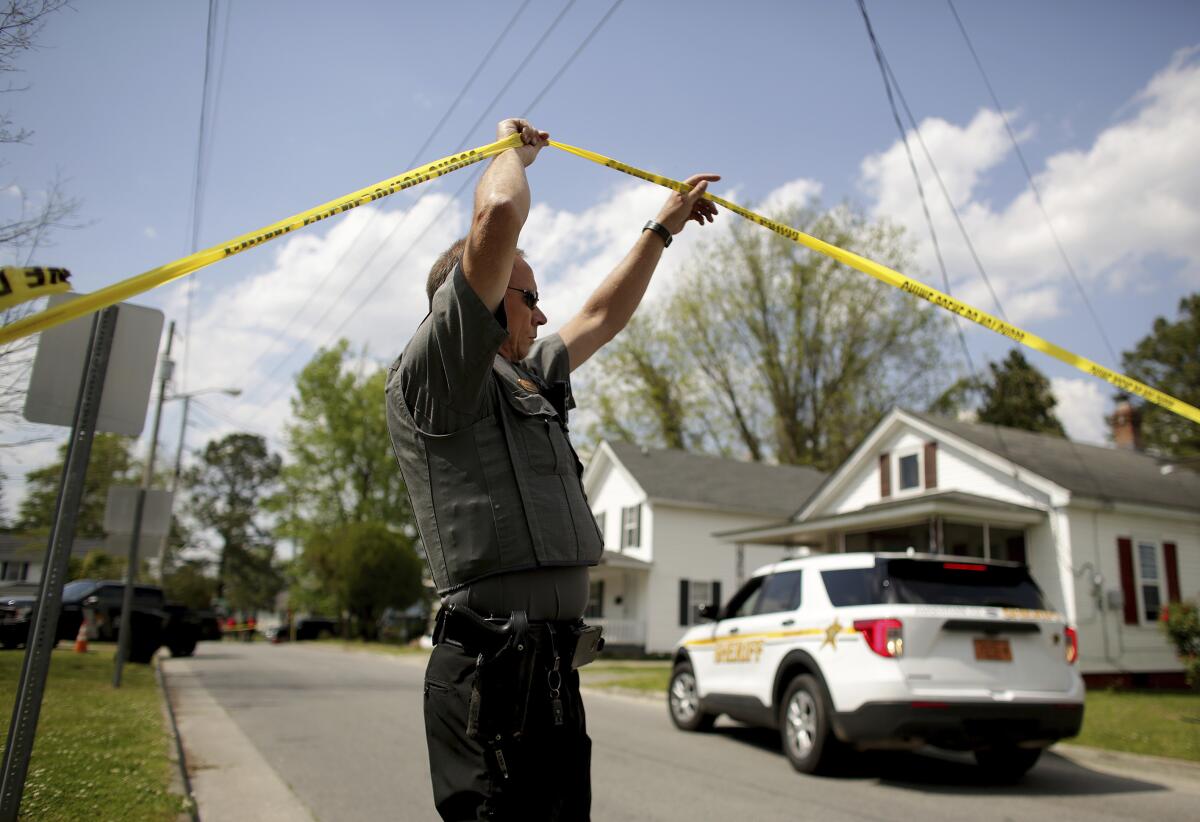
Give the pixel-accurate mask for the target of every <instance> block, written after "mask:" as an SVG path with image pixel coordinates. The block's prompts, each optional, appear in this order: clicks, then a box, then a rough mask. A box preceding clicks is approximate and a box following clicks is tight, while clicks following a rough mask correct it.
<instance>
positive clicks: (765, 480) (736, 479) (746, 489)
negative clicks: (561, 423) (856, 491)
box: [607, 440, 825, 518]
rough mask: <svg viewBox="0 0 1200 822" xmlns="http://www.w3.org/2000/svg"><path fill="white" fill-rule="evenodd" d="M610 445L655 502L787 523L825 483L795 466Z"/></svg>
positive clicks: (610, 442)
mask: <svg viewBox="0 0 1200 822" xmlns="http://www.w3.org/2000/svg"><path fill="white" fill-rule="evenodd" d="M607 442H608V445H609V447H610V448H612V450H613V453H614V454H616V456H617V459H618V460H620V462H621V464H622V465H623V466H625V468H626V469H627V470H628V471H629V473H630V474H632V475H633V478H634V479H635V480H637V483H638V485H640V486H641V487H642V490H644V491H645V492H646V495H647V496H649V497H650V498H651V499H658V500H664V501H665V500H671V501H675V502H682V503H690V504H698V505H705V506H709V507H711V508H714V509H717V510H725V511H746V512H751V513H756V514H764V515H766V516H774V517H780V518H783V517H787V516H790V515H791V514H792V513H793V512H794V511H795V510H796V509H797V508H799V507H800V506H801V505H802V504H803V503H804V501H805V500H807V499H808V497H809V495H810V494H812V492H813V491H814V490H816V488H817V486H818V485H820V484H821V482H822V481H823V480H824V479H825V474H823V473H822V472H820V471H817V470H815V469H813V468H804V467H801V466H797V465H767V464H765V463H761V462H742V461H739V460H732V459H723V458H721V457H710V456H702V455H699V454H689V453H687V452H686V451H677V450H673V449H665V448H649V449H643V448H641V447H640V446H637V445H633V444H631V443H628V442H620V441H614V440H608V441H607Z"/></svg>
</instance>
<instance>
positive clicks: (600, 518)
mask: <svg viewBox="0 0 1200 822" xmlns="http://www.w3.org/2000/svg"><path fill="white" fill-rule="evenodd" d="M593 516H594V517H595V518H596V530H597V531H599V532H600V542H601V543H603V542H604V524H605V523H604V512H603V511H601V512H600V513H599V514H593Z"/></svg>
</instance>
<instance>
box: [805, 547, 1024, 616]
mask: <svg viewBox="0 0 1200 822" xmlns="http://www.w3.org/2000/svg"><path fill="white" fill-rule="evenodd" d="M821 579H822V581H823V582H824V583H825V590H826V591H828V593H829V601H830V602H831V603H833V605H834V606H835V607H838V608H844V607H848V606H851V605H875V604H880V603H899V604H907V605H990V606H995V607H998V608H1028V609H1031V610H1039V611H1040V610H1042V609H1044V608H1045V607H1046V606H1045V603H1044V602H1043V600H1042V592H1041V590H1040V589H1039V588H1038V587H1037V583H1035V582H1034V581H1033V579H1032V578H1031V577H1030V576H1029V571H1028V570H1027V569H1026V568H1024V567H1010V566H1004V565H984V564H982V563H975V562H961V561H957V562H956V561H954V559H953V558H950V559H946V560H925V559H880V560H878V562H877V563H876V565H875V567H874V568H850V569H845V570H840V571H822V572H821Z"/></svg>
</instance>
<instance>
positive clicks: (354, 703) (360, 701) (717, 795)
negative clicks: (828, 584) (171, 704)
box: [165, 643, 1200, 822]
mask: <svg viewBox="0 0 1200 822" xmlns="http://www.w3.org/2000/svg"><path fill="white" fill-rule="evenodd" d="M180 663H185V664H186V668H187V670H188V672H189V676H190V677H194V679H195V681H196V682H198V683H199V685H200V686H202V688H203V690H204V691H206V692H207V695H208V696H211V697H212V699H213V700H214V701H215V703H216V704H217V705H219V706H220V707H221V708H222V709H224V711H225V712H227V713H228V715H229V717H230V718H231V719H232V721H233V722H234V723H236V725H237V726H238V728H240V730H241V732H242V734H244V737H245V738H246V739H248V740H249V742H250V743H251V744H252V745H253V747H254V748H255V749H257V751H258V752H259V753H260V754H261V755H262V757H263V758H264V759H265V760H266V762H267V763H268V764H269V765H270V767H271V768H273V769H274V770H275V772H276V773H277V774H278V775H279V776H280V777H281V778H282V780H283V782H284V783H286V785H287V786H289V787H290V788H291V789H292V791H294V793H295V795H296V797H297V798H298V799H299V800H300V801H301V802H302V803H303V804H304V805H306V806H307V807H308V808H309V809H310V810H311V812H312V814H313V816H314V817H315V818H317V819H319V820H323V822H337V821H338V820H382V819H389V820H401V821H402V822H408V820H421V821H422V822H424V820H436V819H437V816H436V814H435V812H434V810H433V806H432V801H431V794H430V789H429V770H428V763H427V761H426V754H425V739H424V730H423V721H422V714H421V704H422V688H421V683H422V673H423V665H424V659H423V658H421V657H397V656H391V655H383V654H375V653H371V652H360V651H342V650H339V649H337V648H333V647H315V646H313V645H291V646H289V645H278V646H273V645H267V644H265V643H253V644H245V645H243V644H238V643H220V644H213V643H204V644H202V645H201V646H200V649H199V650H198V652H197V655H196V657H195V658H194V659H192V660H167V662H166V668H165V671H166V673H167V676H168V680H170V677H171V670H172V665H176V666H179V667H178V668H177V670H181V671H182V670H183V667H182V666H180V665H179V664H180ZM586 704H587V710H588V727H589V732H590V733H591V736H592V738H593V741H594V755H593V767H592V780H593V793H594V801H593V814H592V816H593V819H595V820H597V822H610V821H612V822H616V820H709V819H754V820H756V822H759V821H762V822H766V821H767V820H797V819H815V820H851V819H853V820H862V819H869V820H897V819H912V820H921V822H930V821H932V820H943V819H945V820H959V819H965V818H970V819H972V820H974V821H975V822H983V820H1008V819H1021V820H1027V819H1053V820H1055V821H1056V822H1066V820H1073V819H1079V820H1085V819H1086V820H1103V819H1112V820H1118V819H1119V820H1130V819H1146V820H1151V819H1152V820H1156V822H1162V821H1163V820H1174V819H1178V820H1184V819H1187V820H1194V819H1196V808H1197V807H1200V780H1197V779H1196V778H1195V775H1194V773H1186V772H1185V773H1183V775H1182V776H1180V775H1179V774H1177V773H1173V772H1172V770H1171V769H1170V768H1163V769H1155V768H1154V767H1152V766H1147V765H1146V764H1145V763H1144V762H1142V763H1136V764H1134V765H1129V764H1128V763H1125V764H1122V762H1121V761H1120V760H1116V761H1104V759H1103V756H1102V755H1088V756H1087V757H1083V758H1081V757H1080V756H1078V755H1070V757H1069V758H1068V757H1067V756H1060V755H1057V754H1054V753H1050V754H1048V755H1045V756H1043V758H1042V761H1041V762H1040V763H1039V764H1038V765H1037V767H1036V768H1035V769H1034V770H1033V771H1032V772H1031V773H1030V774H1029V775H1028V776H1027V777H1026V778H1025V780H1024V781H1023V782H1022V783H1020V784H1018V785H1016V786H1007V787H998V786H994V785H988V784H986V782H984V781H983V780H982V779H981V775H980V773H979V772H978V771H977V770H976V768H975V766H974V764H973V762H972V761H971V760H970V758H969V757H959V756H954V755H949V754H946V755H939V754H935V753H932V752H930V753H924V752H922V753H916V754H913V753H886V754H883V753H880V754H871V755H864V756H861V757H859V759H858V760H857V761H856V763H855V764H854V765H853V766H852V768H851V770H849V771H848V772H847V773H844V774H842V775H839V776H837V777H829V778H824V777H821V778H818V777H811V776H802V775H799V774H797V773H795V772H794V771H793V770H792V769H791V767H790V766H789V765H788V762H787V760H786V759H785V758H784V756H783V754H782V753H781V751H780V750H779V742H778V736H777V735H776V734H774V733H770V732H766V731H761V730H756V729H749V728H744V727H741V726H738V725H735V724H733V723H726V722H725V720H722V721H721V722H719V723H718V725H717V727H716V729H715V731H714V732H712V733H710V734H684V733H681V732H679V731H677V730H675V728H674V727H673V726H672V725H671V723H670V721H669V719H668V718H667V713H666V708H665V704H664V702H661V701H657V700H654V701H650V700H645V699H638V698H634V697H628V696H621V695H613V694H606V693H589V694H588V695H587V697H586ZM184 742H185V746H186V744H187V742H188V740H187V739H186V736H185V739H184ZM1116 771H1123V772H1121V773H1118V772H1116ZM205 822H210V820H207V819H206V820H205Z"/></svg>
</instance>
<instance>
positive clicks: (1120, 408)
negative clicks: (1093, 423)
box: [1109, 394, 1142, 451]
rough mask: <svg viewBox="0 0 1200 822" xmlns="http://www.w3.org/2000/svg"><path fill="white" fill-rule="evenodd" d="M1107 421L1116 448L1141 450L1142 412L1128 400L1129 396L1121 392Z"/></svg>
mask: <svg viewBox="0 0 1200 822" xmlns="http://www.w3.org/2000/svg"><path fill="white" fill-rule="evenodd" d="M1109 422H1111V423H1112V437H1113V442H1114V443H1116V445H1117V447H1118V448H1126V449H1128V450H1130V451H1141V450H1142V414H1141V412H1140V411H1138V410H1137V409H1136V408H1134V407H1133V404H1132V403H1130V402H1129V397H1127V396H1125V395H1124V394H1122V395H1121V396H1120V397H1119V398H1118V399H1117V407H1116V409H1115V410H1114V411H1113V415H1112V416H1111V417H1109Z"/></svg>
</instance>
